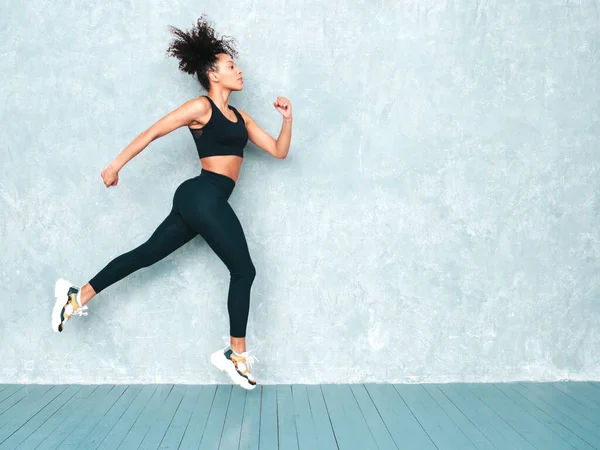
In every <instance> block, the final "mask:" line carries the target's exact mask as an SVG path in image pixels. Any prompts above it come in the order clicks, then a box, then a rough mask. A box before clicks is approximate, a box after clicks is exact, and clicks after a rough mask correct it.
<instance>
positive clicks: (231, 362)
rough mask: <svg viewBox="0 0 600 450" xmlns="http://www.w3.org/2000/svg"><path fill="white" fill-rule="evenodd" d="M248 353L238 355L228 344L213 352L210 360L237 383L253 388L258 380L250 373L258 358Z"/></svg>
mask: <svg viewBox="0 0 600 450" xmlns="http://www.w3.org/2000/svg"><path fill="white" fill-rule="evenodd" d="M248 353H249V352H244V353H242V354H241V355H236V354H235V353H234V352H233V350H232V349H231V348H230V347H229V346H227V347H225V348H224V349H221V350H217V351H216V352H214V353H213V354H211V355H210V361H211V362H212V363H213V364H214V366H215V367H216V368H217V369H220V370H223V371H225V372H226V373H227V375H229V378H231V380H232V381H233V382H234V383H235V384H238V385H240V386H241V387H243V388H244V389H248V390H251V389H254V388H255V387H256V380H255V379H254V377H253V376H252V374H251V373H250V366H251V365H252V364H253V363H254V362H255V361H258V359H256V358H255V357H254V356H252V355H250V354H248Z"/></svg>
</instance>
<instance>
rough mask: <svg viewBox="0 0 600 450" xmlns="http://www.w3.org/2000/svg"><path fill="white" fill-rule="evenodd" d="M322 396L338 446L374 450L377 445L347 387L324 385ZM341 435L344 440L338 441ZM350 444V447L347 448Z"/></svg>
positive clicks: (352, 394) (342, 385) (350, 390)
mask: <svg viewBox="0 0 600 450" xmlns="http://www.w3.org/2000/svg"><path fill="white" fill-rule="evenodd" d="M323 394H324V395H325V400H326V402H327V408H328V410H329V414H330V415H331V421H332V423H333V426H334V429H335V431H336V436H338V444H339V445H340V448H341V449H344V448H351V447H354V448H363V449H376V448H377V443H376V442H375V438H374V437H373V432H372V430H371V429H370V428H369V425H368V424H367V422H366V420H365V418H364V415H363V413H362V411H361V410H360V407H359V405H358V403H357V401H356V398H355V397H354V393H353V392H352V389H351V388H350V386H349V385H344V384H336V385H324V386H323ZM341 435H343V436H344V438H343V439H340V436H341ZM348 442H350V443H351V444H350V446H348Z"/></svg>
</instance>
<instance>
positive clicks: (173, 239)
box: [89, 170, 256, 338]
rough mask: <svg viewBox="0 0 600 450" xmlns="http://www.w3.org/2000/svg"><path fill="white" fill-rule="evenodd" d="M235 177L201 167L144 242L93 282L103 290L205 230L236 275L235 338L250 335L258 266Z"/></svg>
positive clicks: (232, 302)
mask: <svg viewBox="0 0 600 450" xmlns="http://www.w3.org/2000/svg"><path fill="white" fill-rule="evenodd" d="M234 187H235V181H233V179H231V178H229V177H227V176H225V175H221V174H218V173H216V172H210V171H208V170H202V172H201V173H200V175H198V176H197V177H195V178H191V179H189V180H186V181H184V182H183V183H181V185H180V186H179V187H178V188H177V190H176V191H175V194H174V195H173V208H172V209H171V212H170V213H169V215H168V216H167V218H166V219H165V220H164V221H163V222H162V223H161V224H160V225H159V226H158V228H157V229H156V231H155V232H154V233H153V234H152V236H150V239H148V240H147V241H146V242H145V243H143V244H142V245H140V246H139V247H137V248H135V249H133V250H131V251H130V252H128V253H124V254H122V255H121V256H118V257H116V258H115V259H113V260H112V261H111V262H110V263H108V265H107V266H106V267H105V268H104V269H102V270H101V271H100V272H99V273H98V274H97V275H96V276H95V277H94V278H92V279H91V280H90V282H89V283H90V285H91V286H92V288H93V289H94V291H96V293H100V292H101V291H102V290H104V289H105V288H107V287H108V286H110V285H111V284H113V283H116V282H117V281H119V280H121V279H123V278H125V277H126V276H127V275H129V274H131V273H133V272H135V271H136V270H138V269H141V268H142V267H148V266H150V265H152V264H154V263H155V262H157V261H160V260H161V259H163V258H164V257H165V256H167V255H169V254H170V253H172V252H174V251H175V250H177V249H178V248H179V247H181V246H182V245H183V244H185V243H187V242H189V241H190V240H191V239H192V238H193V237H195V236H196V235H198V234H200V235H201V236H202V237H203V238H204V240H205V241H206V242H207V244H208V245H209V246H210V247H211V248H212V249H213V250H214V252H215V253H216V254H217V256H218V257H219V258H220V259H221V261H223V262H224V263H225V265H226V266H227V268H228V269H229V273H230V275H231V277H230V282H229V294H228V297H227V310H228V312H229V327H230V330H229V331H230V334H231V336H232V337H239V338H241V337H246V324H247V322H248V310H249V308H250V288H251V287H252V282H253V281H254V277H255V276H256V270H255V268H254V264H253V263H252V259H251V258H250V253H249V252H248V244H247V242H246V237H245V236H244V231H243V230H242V226H241V224H240V222H239V220H238V218H237V216H236V215H235V212H234V211H233V209H232V208H231V205H230V204H229V202H228V199H229V196H230V195H231V193H232V192H233V188H234Z"/></svg>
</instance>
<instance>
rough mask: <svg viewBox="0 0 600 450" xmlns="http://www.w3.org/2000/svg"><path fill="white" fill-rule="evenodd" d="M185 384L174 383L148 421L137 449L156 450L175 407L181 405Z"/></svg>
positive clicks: (173, 415)
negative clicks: (160, 406) (150, 420)
mask: <svg viewBox="0 0 600 450" xmlns="http://www.w3.org/2000/svg"><path fill="white" fill-rule="evenodd" d="M184 393H185V386H182V385H176V386H173V389H171V391H170V392H169V395H168V396H167V398H166V400H165V402H164V404H163V406H162V408H158V409H157V410H156V411H155V412H154V418H153V420H152V422H151V423H150V428H149V429H148V432H147V433H146V436H144V439H143V440H142V442H141V443H140V445H139V447H138V450H157V449H158V447H159V446H160V443H161V442H162V440H163V438H164V436H165V434H166V432H167V429H168V428H169V425H170V424H171V422H172V421H173V419H174V417H175V414H176V413H177V409H178V408H179V406H180V405H181V401H182V400H183V395H184Z"/></svg>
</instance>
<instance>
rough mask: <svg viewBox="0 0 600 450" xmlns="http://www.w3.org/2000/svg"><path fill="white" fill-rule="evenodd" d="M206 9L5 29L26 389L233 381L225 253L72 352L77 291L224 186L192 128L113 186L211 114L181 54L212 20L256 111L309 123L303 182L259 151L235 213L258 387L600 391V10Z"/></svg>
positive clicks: (303, 139)
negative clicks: (201, 155) (109, 170)
mask: <svg viewBox="0 0 600 450" xmlns="http://www.w3.org/2000/svg"><path fill="white" fill-rule="evenodd" d="M197 3H198V2H183V1H178V0H169V1H165V0H151V1H141V0H131V1H117V0H113V1H107V2H99V1H95V2H87V3H86V4H85V5H84V4H83V3H77V2H67V1H61V0H59V1H54V2H50V1H41V0H37V1H31V2H25V3H23V4H20V5H19V6H11V7H9V6H8V2H4V4H3V5H2V6H1V7H0V8H1V9H0V17H2V19H0V32H1V36H0V37H1V39H0V55H1V58H0V70H1V73H2V83H0V99H1V101H0V114H1V116H0V118H1V120H2V127H1V128H2V140H1V141H0V142H1V143H0V146H1V148H0V150H1V151H0V175H1V176H0V238H1V245H0V249H1V250H0V263H1V265H0V298H1V302H0V308H1V310H0V312H1V314H0V322H1V326H0V383H21V382H32V383H41V382H43V383H80V382H81V383H104V382H111V383H146V382H170V383H171V382H175V383H214V382H227V379H226V378H224V377H223V375H222V374H221V373H218V372H215V370H213V368H212V367H211V366H210V364H209V359H208V355H209V353H210V352H211V351H214V350H215V349H217V348H219V347H220V346H223V345H224V342H225V340H226V337H227V333H228V318H227V311H226V298H227V288H228V283H229V274H228V271H227V269H226V267H225V266H224V264H222V263H221V261H220V260H219V259H218V258H217V257H216V255H214V254H213V253H212V251H211V250H210V248H209V247H208V246H207V245H206V243H205V242H204V241H203V240H202V238H200V237H198V238H196V239H194V240H193V241H192V242H190V243H189V244H187V245H186V246H184V247H182V248H181V249H180V250H178V251H177V252H175V253H173V254H172V255H170V256H169V257H167V258H166V259H164V260H163V261H161V262H159V263H157V264H156V265H154V266H152V267H150V268H147V269H143V270H141V271H139V272H136V273H135V274H133V275H131V276H130V277H128V278H126V279H125V280H123V281H121V282H119V283H118V284H115V285H113V286H112V287H110V288H108V289H107V290H106V291H104V292H103V293H102V294H100V295H99V296H98V297H96V298H95V299H94V300H92V302H91V303H90V304H89V307H90V314H89V316H87V317H77V318H75V319H74V320H73V321H72V322H70V323H69V324H68V327H67V329H66V330H65V332H64V333H62V334H54V333H52V332H51V330H50V312H51V309H52V305H53V301H54V299H53V289H54V282H55V280H56V279H57V278H58V277H61V276H62V277H65V278H67V279H68V280H70V281H72V282H74V283H75V284H78V285H81V284H84V283H85V282H87V281H88V280H89V279H90V278H91V277H92V276H93V275H94V274H95V273H96V272H97V271H98V270H100V269H101V268H102V267H104V265H105V264H106V263H108V262H109V261H110V260H111V259H112V258H113V257H115V256H117V255H119V254H121V253H123V252H125V251H128V250H130V249H131V248H133V247H134V246H137V245H139V244H141V243H142V242H144V241H145V240H146V239H147V238H148V237H149V236H150V234H151V233H152V232H153V231H154V229H155V227H156V226H157V225H158V224H159V223H160V221H162V219H163V218H164V216H165V215H166V214H167V213H168V211H169V209H170V205H171V198H172V195H173V192H174V190H175V188H176V187H177V186H178V185H179V184H180V183H181V182H182V181H184V180H185V179H187V178H190V177H193V176H196V175H197V174H198V173H199V171H200V164H199V161H198V159H197V155H196V153H195V148H194V144H193V141H192V138H191V136H190V134H189V132H188V131H187V130H186V129H185V128H182V129H179V130H176V131H175V132H173V133H171V134H169V135H167V136H165V137H163V138H161V139H159V140H157V141H155V142H153V143H152V144H151V145H150V146H149V147H148V148H147V149H146V150H145V151H144V152H142V153H141V154H140V155H138V156H137V157H136V158H134V159H133V160H132V161H131V162H130V163H129V164H128V165H127V166H125V168H124V169H123V170H122V171H121V174H120V183H119V186H117V187H116V188H110V189H106V188H105V187H104V185H103V183H102V180H101V178H100V172H101V170H102V169H103V168H104V167H105V166H106V164H107V163H109V162H110V161H111V160H112V159H113V158H114V157H115V156H116V155H117V154H118V153H119V152H120V151H121V150H122V149H123V148H124V147H125V146H126V145H127V144H128V143H129V142H130V141H131V140H132V139H133V138H134V137H135V136H136V135H137V134H138V133H139V132H141V131H143V130H144V129H146V128H147V127H149V126H150V125H152V123H154V122H155V121H156V120H158V119H159V118H160V117H162V116H163V115H164V114H166V113H167V112H169V111H170V110H172V109H174V108H176V107H178V106H179V105H180V104H182V103H183V102H185V101H186V100H188V99H190V98H192V97H195V96H197V95H201V94H203V93H204V92H203V91H201V89H200V86H199V84H198V83H197V81H195V80H194V78H192V77H191V76H189V75H186V74H184V73H182V72H179V71H178V69H177V61H176V60H175V59H173V58H169V57H167V56H166V48H167V46H168V43H169V41H170V39H171V35H170V33H169V31H168V28H167V26H168V25H174V26H177V27H179V28H184V29H188V28H190V27H191V26H192V24H193V23H195V20H196V18H197V17H199V16H200V15H201V14H202V13H203V12H205V13H207V14H208V16H209V17H210V19H211V20H212V21H213V23H214V24H215V26H216V30H217V32H218V33H219V35H223V34H225V35H231V36H234V37H235V38H236V39H237V42H238V43H239V45H238V49H239V51H240V57H239V58H238V63H239V65H240V66H241V67H242V69H243V70H244V72H245V76H244V78H245V86H244V91H242V92H239V93H234V94H233V95H232V97H231V99H230V103H231V104H232V105H234V106H237V107H239V108H241V109H243V110H245V111H247V112H248V113H249V114H251V115H252V116H253V117H254V118H255V119H256V121H257V122H258V123H259V125H261V126H262V127H263V128H264V129H265V130H267V131H268V132H270V133H271V134H272V135H274V136H275V137H276V136H277V135H278V132H279V129H280V127H281V116H280V114H279V113H278V112H277V111H276V110H275V109H274V108H273V106H272V103H273V101H274V100H275V98H276V97H277V96H278V95H282V96H286V97H288V98H290V100H291V101H292V103H293V111H294V125H293V139H292V145H291V149H290V154H289V156H288V158H287V159H285V160H278V159H275V158H273V157H271V156H269V155H268V154H267V153H265V152H262V151H261V150H260V149H258V148H257V147H255V146H253V145H252V144H250V143H249V144H248V147H247V148H246V159H245V162H244V167H243V169H242V174H241V177H240V180H239V182H238V185H237V187H236V189H235V191H234V193H233V195H232V197H231V199H230V203H231V204H232V206H233V208H234V209H235V210H236V212H237V214H238V216H239V218H240V221H241V222H242V225H243V227H244V229H245V232H246V236H247V239H248V243H249V247H250V252H251V254H252V257H253V260H254V262H255V265H256V268H257V278H256V280H255V282H254V285H253V289H252V301H251V311H250V322H249V334H248V344H249V348H250V349H252V350H253V352H254V353H255V354H256V355H257V356H258V358H259V359H260V362H259V363H258V364H257V365H256V367H255V373H256V376H257V378H258V379H259V381H261V382H264V383H283V382H286V383H288V382H289V383H317V382H323V383H325V382H444V381H507V380H523V379H529V380H556V379H564V378H571V379H595V380H598V379H600V356H599V350H598V349H599V348H600V315H599V312H600V308H599V306H598V305H599V303H598V301H599V300H600V270H599V269H600V262H599V261H600V229H599V228H600V227H599V223H600V199H599V193H600V150H599V148H598V139H599V138H600V88H599V85H598V74H600V26H599V25H598V24H599V23H600V7H599V3H598V2H597V1H594V0H579V1H576V0H502V1H500V0H477V1H467V0H418V1H417V0H383V1H366V0H362V1H361V0H354V1H339V0H334V1H329V0H328V1H325V0H319V1H314V0H287V1H284V0H266V1H264V2H253V1H240V2H227V1H226V2H211V3H210V5H209V6H206V7H205V9H202V8H203V7H202V6H196V5H195V4H197ZM201 3H202V2H201ZM14 5H16V3H15V4H14Z"/></svg>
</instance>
